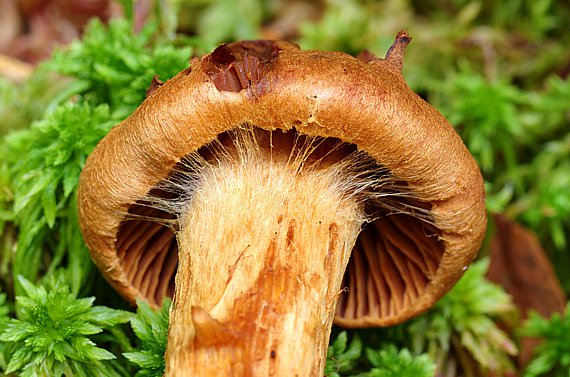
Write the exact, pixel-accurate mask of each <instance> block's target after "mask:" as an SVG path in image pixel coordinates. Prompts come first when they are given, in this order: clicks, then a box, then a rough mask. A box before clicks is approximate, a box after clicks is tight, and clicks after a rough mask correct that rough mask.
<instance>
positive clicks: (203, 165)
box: [116, 124, 443, 324]
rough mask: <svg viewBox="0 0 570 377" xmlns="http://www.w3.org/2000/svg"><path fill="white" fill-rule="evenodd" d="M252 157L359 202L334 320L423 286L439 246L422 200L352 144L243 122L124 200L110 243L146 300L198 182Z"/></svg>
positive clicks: (167, 275)
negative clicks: (319, 178) (127, 203)
mask: <svg viewBox="0 0 570 377" xmlns="http://www.w3.org/2000/svg"><path fill="white" fill-rule="evenodd" d="M259 160H264V161H266V162H268V163H269V165H268V166H269V167H270V166H271V163H276V162H278V161H286V166H287V169H288V171H289V174H290V178H291V179H294V178H295V177H296V176H299V175H303V174H306V173H307V172H318V174H323V176H327V177H329V178H330V182H331V184H332V185H333V186H335V188H334V190H335V191H336V192H338V193H340V197H342V199H343V200H346V201H351V202H352V203H355V205H356V206H357V207H358V208H359V213H358V214H357V216H359V217H360V218H359V219H358V221H359V222H360V223H361V224H362V231H361V232H360V235H359V236H358V238H357V241H356V244H355V246H354V249H353V251H352V255H351V257H350V261H349V263H348V268H347V272H346V274H345V276H344V280H343V283H342V287H346V288H348V289H346V290H345V291H346V292H345V293H343V294H341V295H340V297H339V302H338V307H337V312H336V316H337V318H342V319H343V324H350V321H351V320H355V321H359V320H361V319H362V318H368V319H372V320H374V319H377V318H386V317H390V316H394V315H396V314H397V313H398V312H399V311H401V310H402V309H403V308H405V307H407V306H410V305H412V304H413V302H414V300H415V299H416V298H417V297H418V296H420V295H421V294H422V293H423V292H424V291H425V289H426V288H427V286H428V284H429V282H430V280H431V278H432V277H433V276H434V275H435V273H436V271H437V268H438V266H439V262H440V259H441V257H442V254H443V245H442V241H441V239H440V232H439V230H438V229H437V228H436V227H435V226H434V225H433V221H432V219H431V217H430V208H431V206H430V205H429V204H428V203H425V202H421V201H420V200H418V198H415V197H414V194H413V192H411V190H410V189H409V187H408V185H407V184H406V183H405V182H401V181H399V180H398V179H396V178H395V177H393V176H392V175H391V172H390V171H388V170H387V169H386V168H385V167H383V166H382V165H381V164H379V163H378V162H376V161H375V160H374V159H373V158H371V157H370V156H368V155H367V154H366V153H365V152H363V151H361V150H358V149H357V148H356V146H354V145H353V144H349V143H346V142H343V141H341V140H338V139H334V138H323V137H314V136H308V135H304V134H302V133H301V132H299V131H298V130H295V129H292V130H289V131H282V130H275V131H267V130H263V129H260V128H257V127H255V126H252V125H248V124H244V125H240V126H238V127H236V128H235V129H233V130H231V131H228V132H224V133H223V134H220V135H218V137H217V138H216V139H215V140H213V141H212V142H210V143H209V144H207V145H206V146H204V147H202V148H200V149H199V150H197V151H195V152H193V153H190V154H189V155H187V156H185V157H184V158H183V159H182V160H181V161H180V162H179V163H178V164H176V166H175V168H174V169H173V172H172V174H171V175H170V176H168V177H166V178H165V179H163V180H161V181H160V182H159V183H158V184H157V185H156V187H155V188H153V189H152V190H150V191H149V193H148V195H147V196H146V197H145V198H143V199H141V200H139V201H138V202H137V203H135V204H133V205H132V206H131V207H130V208H129V211H128V214H127V216H125V218H126V220H125V221H123V223H122V224H121V225H120V227H119V231H118V233H117V240H116V250H117V252H118V255H119V258H120V261H121V264H122V266H123V268H124V269H125V272H126V274H127V276H128V278H129V280H130V281H131V283H132V284H133V286H134V287H135V288H136V289H138V290H139V292H140V293H141V295H142V296H144V297H146V298H147V300H148V301H149V302H151V303H153V304H155V305H160V303H161V302H162V300H163V298H164V297H172V296H173V293H174V276H175V273H176V265H177V263H178V251H179V250H178V244H177V239H176V235H177V233H178V232H179V230H180V228H181V226H182V224H181V223H180V221H181V219H182V218H184V213H185V211H186V209H187V208H188V205H189V203H190V202H191V201H192V198H193V197H194V193H195V190H196V189H198V188H199V187H200V185H201V182H203V181H204V179H205V178H206V177H207V176H208V174H210V173H211V172H212V171H213V170H215V169H217V168H219V166H220V164H233V165H236V164H238V165H239V164H241V165H244V166H248V165H251V164H252V163H254V162H255V161H259ZM273 168H275V166H274V167H273ZM271 169H272V168H271V167H270V168H268V169H266V170H265V173H263V174H271ZM327 179H328V178H327ZM260 182H262V181H261V180H260ZM209 189H214V188H209Z"/></svg>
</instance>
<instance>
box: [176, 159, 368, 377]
mask: <svg viewBox="0 0 570 377" xmlns="http://www.w3.org/2000/svg"><path fill="white" fill-rule="evenodd" d="M260 154H263V153H260ZM241 160H242V161H241V162H239V163H237V162H235V161H221V162H219V164H218V165H217V166H216V167H213V168H210V169H206V172H203V173H202V177H201V180H200V183H199V184H198V189H196V190H195V191H193V192H194V194H193V196H192V199H191V201H190V203H189V205H188V208H187V209H186V211H185V212H184V214H183V215H182V218H181V220H180V221H181V230H180V232H179V234H178V243H179V249H180V251H179V265H178V272H177V275H176V291H175V295H174V302H173V308H172V309H171V313H170V328H169V335H168V346H167V354H166V359H167V362H166V364H167V365H166V375H167V376H189V375H191V376H230V375H232V376H234V375H235V376H322V372H323V369H324V365H325V360H326V351H327V344H328V339H329V335H330V331H331V326H332V322H333V317H334V314H335V309H336V303H337V299H338V296H339V294H340V293H341V283H342V278H343V274H344V272H345V268H346V265H347V263H348V259H349V256H350V252H351V250H352V248H353V246H354V243H355V241H356V238H357V236H358V233H359V232H360V229H361V226H362V223H363V221H364V214H363V209H362V207H363V206H362V204H359V203H358V202H357V200H356V199H354V198H351V197H349V196H347V195H346V194H345V193H344V192H343V191H342V189H341V188H339V184H338V183H337V181H338V179H339V177H338V176H336V175H335V174H333V173H332V172H333V171H335V170H334V169H326V168H324V169H321V168H310V167H309V168H307V166H306V165H305V164H304V161H303V162H301V161H296V162H295V161H293V162H292V161H291V160H292V158H291V156H289V155H283V156H279V155H277V154H276V153H272V154H269V153H265V156H264V158H257V157H254V158H252V159H248V158H242V159H241Z"/></svg>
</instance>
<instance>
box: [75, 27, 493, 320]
mask: <svg viewBox="0 0 570 377" xmlns="http://www.w3.org/2000/svg"><path fill="white" fill-rule="evenodd" d="M408 41H409V37H408V36H407V35H406V34H405V33H400V34H398V36H397V38H396V42H395V43H394V45H393V47H392V48H391V50H390V51H389V52H388V54H387V57H386V58H385V59H378V58H375V57H373V56H371V55H370V54H365V55H363V57H362V58H361V59H357V58H355V57H352V56H350V55H347V54H345V53H341V52H323V51H302V50H300V49H299V48H298V47H297V46H296V45H294V44H291V43H287V42H276V41H248V42H237V43H233V44H228V45H221V46H220V47H218V48H217V49H216V50H214V51H213V52H212V53H211V54H208V55H206V56H204V57H202V58H201V59H198V58H195V59H193V60H192V62H191V66H190V68H188V69H186V70H184V71H182V72H180V73H179V74H178V75H177V76H176V77H174V78H172V79H171V80H169V81H167V82H166V83H165V84H164V85H161V86H160V87H157V88H155V89H154V90H153V91H152V92H151V93H150V94H149V95H148V97H147V99H146V100H145V101H144V102H143V104H142V105H141V106H140V107H139V108H138V109H137V110H136V111H135V112H134V113H133V114H132V115H131V116H130V117H128V118H127V119H126V120H124V121H123V122H122V123H120V124H119V125H117V126H115V127H114V128H113V129H112V130H111V131H110V133H109V134H108V135H107V136H106V137H105V138H104V139H103V140H102V141H101V142H100V143H99V145H98V146H97V147H96V149H95V150H94V151H93V153H92V154H91V155H90V156H89V158H88V159H87V162H86V165H85V168H84V170H83V172H82V174H81V177H80V187H79V197H78V206H79V217H80V225H81V229H82V232H83V234H84V238H85V241H86V243H87V245H88V247H89V249H90V250H91V255H92V258H93V261H94V262H95V264H96V265H97V266H98V267H99V269H100V270H101V271H102V272H103V274H104V275H105V278H106V279H107V280H108V281H109V283H110V284H111V285H112V286H113V287H114V288H115V289H116V290H117V291H118V292H119V293H120V294H121V295H122V296H124V297H125V298H126V299H128V300H130V301H134V300H135V299H136V298H146V299H147V300H149V301H150V302H155V303H159V302H160V299H161V298H162V297H163V296H164V295H168V294H169V291H168V287H167V285H168V284H171V283H169V282H165V279H166V280H168V281H170V280H171V278H172V276H173V274H174V270H175V267H176V240H175V237H174V235H173V232H172V231H171V230H170V229H168V228H164V229H166V230H163V231H161V232H158V233H157V232H155V233H153V232H154V231H152V229H154V228H152V227H153V226H155V225H152V224H150V223H149V222H145V221H144V220H130V221H129V220H128V214H129V213H134V212H136V213H138V214H139V215H143V216H144V215H145V213H144V210H141V211H139V209H137V207H136V203H137V202H139V201H140V200H143V198H144V197H145V196H146V195H147V194H148V193H149V191H150V190H152V189H153V188H155V187H156V186H157V184H158V183H159V182H160V181H161V180H163V179H165V178H166V177H168V176H169V175H170V174H171V171H172V169H173V168H174V167H175V165H176V164H177V163H179V162H180V161H181V160H182V159H183V158H184V157H185V156H187V155H188V154H190V153H192V152H194V151H197V150H198V149H199V148H200V147H202V146H204V145H206V144H208V143H209V142H211V141H212V140H214V139H215V138H216V137H217V136H218V135H220V134H222V133H224V132H227V131H229V130H232V129H234V128H236V127H238V126H239V125H243V124H250V125H255V126H256V127H259V128H261V129H265V130H269V131H273V130H276V129H282V130H285V131H286V130H293V129H294V130H296V132H299V133H301V134H306V135H316V136H323V137H331V138H337V139H340V140H342V141H344V142H347V143H351V144H354V145H356V146H357V148H358V149H360V150H362V151H364V152H366V153H367V154H368V155H369V156H371V157H372V158H374V159H375V160H376V161H377V162H378V163H380V164H382V165H383V166H384V167H386V168H387V169H389V171H390V173H391V174H392V176H393V177H395V178H396V179H397V180H398V181H399V182H404V183H405V186H406V188H407V192H408V193H409V194H410V196H412V197H413V206H414V207H416V208H420V209H423V210H424V212H426V211H427V213H428V214H429V219H427V220H426V219H423V220H422V219H417V218H416V217H414V216H411V215H409V214H404V213H394V214H391V215H388V216H384V217H382V218H380V219H378V220H376V221H374V222H373V223H372V224H369V226H368V227H366V228H365V229H364V230H363V232H362V235H361V237H360V238H359V240H358V241H357V245H356V246H355V249H354V251H353V256H352V259H351V262H350V263H349V267H348V270H347V273H346V277H345V284H346V286H347V287H348V288H349V292H348V293H346V294H343V295H341V297H340V300H339V304H338V308H337V314H336V318H335V321H336V323H337V324H340V325H343V326H346V327H365V326H387V325H392V324H395V323H399V322H401V321H403V320H405V319H408V318H410V317H412V316H415V315H417V314H419V313H421V312H423V311H425V310H426V309H428V308H429V307H430V306H431V305H432V304H433V303H434V302H435V301H437V300H438V299H439V298H440V297H441V296H442V295H443V294H444V293H445V292H447V290H449V289H450V288H451V286H452V285H453V284H454V283H455V282H456V281H457V279H459V277H460V276H461V275H462V273H463V271H464V270H465V269H466V268H467V266H468V264H469V263H470V262H471V261H472V260H473V259H474V257H475V256H476V254H477V251H478V249H479V247H480V244H481V242H482V239H483V236H484V232H485V228H486V211H485V194H484V187H483V180H482V177H481V174H480V172H479V169H478V167H477V164H476V162H475V160H474V159H473V157H472V156H471V155H470V153H469V152H468V150H467V149H466V147H465V146H464V144H463V142H462V141H461V139H460V137H459V136H458V135H457V133H456V132H455V131H454V130H453V128H452V127H451V126H450V124H449V123H448V122H447V121H446V119H445V118H444V117H443V116H442V115H441V114H440V113H439V112H437V111H436V110H435V109H434V108H433V107H432V106H430V105H429V104H428V103H426V102H425V101H424V100H422V99H421V98H420V97H419V96H418V95H416V94H415V93H414V92H413V91H412V90H411V89H410V88H409V87H408V86H407V84H406V82H405V81H404V78H403V76H402V73H401V65H402V58H403V50H404V48H405V45H406V44H407V42H408ZM156 86H158V85H156ZM137 211H139V212H137ZM157 226H158V227H160V225H157ZM141 227H142V228H144V229H146V230H145V231H139V232H135V230H136V229H137V228H141ZM155 228H156V226H155ZM121 232H123V233H122V234H123V236H121V237H119V234H120V233H121ZM129 233H133V234H135V233H136V234H137V237H134V238H135V239H129V235H128V234H129ZM125 239H127V241H125ZM151 243H152V245H154V246H152V247H150V246H148V245H149V244H151ZM158 244H160V248H159V249H160V250H161V251H160V253H159V252H155V251H152V250H158V249H157V248H158V246H156V245H158ZM129 249H135V250H138V251H137V253H138V254H136V253H135V254H136V255H137V256H135V257H129V256H128V253H129ZM151 249H152V250H151ZM159 254H160V255H159ZM173 255H174V256H173ZM150 264H154V265H155V266H158V267H156V268H158V269H159V270H160V268H162V271H156V270H153V269H152V268H149V265H150ZM140 266H143V267H144V268H145V273H144V274H143V273H137V272H136V271H135V270H136V269H137V268H139V267H140ZM164 270H166V272H165V271H164ZM153 279H154V280H153Z"/></svg>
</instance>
